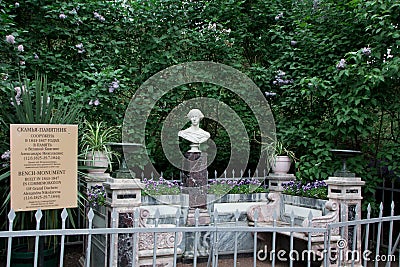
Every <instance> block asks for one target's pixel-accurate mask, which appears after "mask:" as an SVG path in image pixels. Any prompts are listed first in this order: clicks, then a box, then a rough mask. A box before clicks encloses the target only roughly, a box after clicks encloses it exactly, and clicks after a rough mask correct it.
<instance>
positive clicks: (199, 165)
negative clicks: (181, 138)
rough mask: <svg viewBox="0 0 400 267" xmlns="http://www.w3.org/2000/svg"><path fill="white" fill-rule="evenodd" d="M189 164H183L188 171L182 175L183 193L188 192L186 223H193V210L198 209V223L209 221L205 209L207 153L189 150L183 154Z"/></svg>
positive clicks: (204, 223)
mask: <svg viewBox="0 0 400 267" xmlns="http://www.w3.org/2000/svg"><path fill="white" fill-rule="evenodd" d="M185 157H186V158H187V160H188V162H187V164H189V166H184V167H185V168H184V169H185V170H189V173H188V174H187V175H185V176H184V180H183V185H184V187H185V188H184V189H183V193H185V194H189V212H188V216H187V221H186V224H187V225H195V216H194V213H195V210H196V209H199V212H200V216H199V222H198V223H199V225H207V224H209V223H210V215H209V214H208V211H207V153H202V152H190V150H189V151H188V152H187V153H186V154H185Z"/></svg>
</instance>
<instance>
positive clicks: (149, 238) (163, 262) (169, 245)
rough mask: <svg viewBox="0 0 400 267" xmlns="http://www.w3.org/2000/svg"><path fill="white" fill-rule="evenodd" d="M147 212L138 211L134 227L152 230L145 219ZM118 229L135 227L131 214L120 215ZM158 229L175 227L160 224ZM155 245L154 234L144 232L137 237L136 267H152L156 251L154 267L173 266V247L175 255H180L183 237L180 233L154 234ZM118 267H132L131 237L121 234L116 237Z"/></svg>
mask: <svg viewBox="0 0 400 267" xmlns="http://www.w3.org/2000/svg"><path fill="white" fill-rule="evenodd" d="M149 214H150V213H149V211H148V210H146V209H140V212H139V218H138V222H137V225H136V227H140V228H152V227H154V226H153V225H147V218H148V217H149ZM118 226H119V228H129V227H135V217H134V213H133V212H128V213H125V214H120V218H119V225H118ZM159 227H175V225H173V224H161V225H159ZM156 235H157V236H156V240H157V241H156V242H157V243H156V244H154V240H155V239H154V233H153V232H144V233H139V234H138V235H137V238H138V239H137V242H136V245H137V248H136V251H137V255H136V256H137V257H138V263H139V264H138V265H137V264H136V266H153V253H154V249H156V253H157V259H156V266H163V267H171V266H173V255H174V247H175V245H176V247H177V251H176V252H177V254H178V255H179V254H181V253H182V249H181V248H180V247H179V246H180V244H181V242H182V239H183V235H182V233H176V235H175V233H173V232H170V233H167V232H164V233H163V232H161V233H156ZM118 242H119V246H118V266H132V259H133V246H134V242H133V235H132V234H123V235H121V234H120V235H119V236H118Z"/></svg>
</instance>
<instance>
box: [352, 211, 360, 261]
mask: <svg viewBox="0 0 400 267" xmlns="http://www.w3.org/2000/svg"><path fill="white" fill-rule="evenodd" d="M357 209H358V205H357V206H356V219H357V218H358V212H357ZM358 226H359V225H358V224H357V223H356V224H354V227H353V240H352V244H351V249H352V251H351V253H350V254H351V257H352V259H351V267H354V262H355V261H356V260H357V261H361V255H359V251H358V249H357V247H358V245H357V243H356V242H357V233H358V232H357V229H358ZM354 257H356V258H354Z"/></svg>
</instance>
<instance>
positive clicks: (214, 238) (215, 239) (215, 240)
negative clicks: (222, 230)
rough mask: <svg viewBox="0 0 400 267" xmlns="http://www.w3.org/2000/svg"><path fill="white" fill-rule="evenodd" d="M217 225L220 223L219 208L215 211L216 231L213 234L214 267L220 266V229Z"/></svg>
mask: <svg viewBox="0 0 400 267" xmlns="http://www.w3.org/2000/svg"><path fill="white" fill-rule="evenodd" d="M217 225H218V210H217V209H215V211H214V227H215V231H214V234H213V242H214V244H213V246H212V248H213V249H212V251H213V253H212V254H213V267H217V266H218V231H217Z"/></svg>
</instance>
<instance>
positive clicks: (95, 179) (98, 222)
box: [79, 172, 111, 266]
mask: <svg viewBox="0 0 400 267" xmlns="http://www.w3.org/2000/svg"><path fill="white" fill-rule="evenodd" d="M108 178H111V176H110V174H109V173H99V172H96V173H95V172H93V173H88V174H87V175H85V176H82V179H83V180H84V182H85V184H86V185H85V186H86V189H89V190H90V189H91V188H92V187H94V186H102V185H103V182H105V181H107V179H108ZM85 191H86V190H85ZM89 209H90V206H89V203H87V205H85V214H88V212H89ZM93 212H94V219H93V228H105V227H106V225H107V224H106V208H105V207H104V206H95V207H93ZM88 223H89V222H88V221H86V227H88ZM105 239H106V235H93V237H92V248H91V255H92V257H91V258H92V259H91V262H92V263H93V266H106V265H105V257H104V253H105V251H106V246H107V243H106V242H105ZM84 246H85V247H86V246H87V237H85V238H84ZM79 261H80V264H81V265H82V266H83V265H84V262H85V259H84V257H82V258H81V259H80V260H79Z"/></svg>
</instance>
